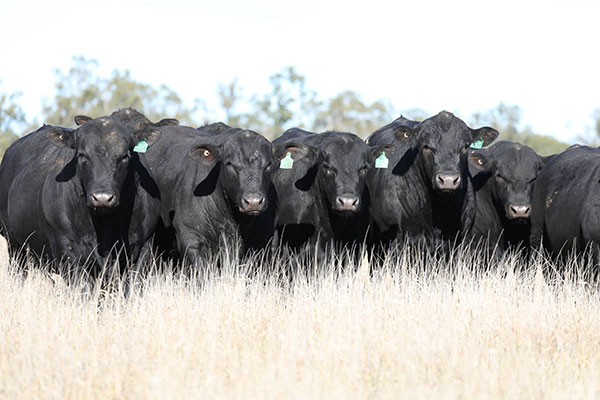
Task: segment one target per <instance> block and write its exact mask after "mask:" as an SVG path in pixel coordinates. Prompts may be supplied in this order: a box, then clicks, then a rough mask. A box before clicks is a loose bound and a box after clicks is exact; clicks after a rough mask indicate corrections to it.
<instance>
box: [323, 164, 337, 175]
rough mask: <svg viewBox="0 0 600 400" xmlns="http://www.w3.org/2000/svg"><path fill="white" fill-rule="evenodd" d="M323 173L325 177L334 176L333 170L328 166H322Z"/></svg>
mask: <svg viewBox="0 0 600 400" xmlns="http://www.w3.org/2000/svg"><path fill="white" fill-rule="evenodd" d="M323 171H325V174H326V175H329V176H331V175H333V174H335V171H334V170H333V168H331V167H330V166H329V165H326V164H323Z"/></svg>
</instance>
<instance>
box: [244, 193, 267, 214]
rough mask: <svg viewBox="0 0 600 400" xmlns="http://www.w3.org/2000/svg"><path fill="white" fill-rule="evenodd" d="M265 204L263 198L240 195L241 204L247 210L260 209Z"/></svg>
mask: <svg viewBox="0 0 600 400" xmlns="http://www.w3.org/2000/svg"><path fill="white" fill-rule="evenodd" d="M264 204H265V198H264V196H263V197H258V196H256V197H255V196H244V197H242V206H243V208H244V209H246V210H247V211H257V210H260V209H261V208H262V207H263V206H264Z"/></svg>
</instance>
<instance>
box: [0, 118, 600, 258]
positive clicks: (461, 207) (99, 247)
mask: <svg viewBox="0 0 600 400" xmlns="http://www.w3.org/2000/svg"><path fill="white" fill-rule="evenodd" d="M75 123H76V125H77V128H75V129H71V128H66V127H59V126H52V125H44V126H42V127H41V128H39V129H38V130H37V131H35V132H32V133H30V134H28V135H26V136H23V137H22V138H20V139H19V140H18V141H16V142H15V143H14V144H13V145H12V146H10V148H9V149H8V150H7V151H6V153H5V155H4V158H3V160H2V164H1V165H0V223H1V229H2V231H1V232H2V234H3V235H4V236H5V237H6V238H7V239H8V242H9V243H10V248H11V251H12V252H13V254H14V252H16V251H23V249H28V251H29V252H33V254H35V255H36V256H37V257H39V258H40V259H46V260H59V259H60V260H65V259H70V260H81V261H82V262H83V260H88V261H89V260H92V263H91V264H93V265H96V266H98V265H105V264H107V261H111V260H116V259H119V260H123V261H124V262H127V263H137V264H138V265H139V263H140V261H141V260H144V259H145V257H146V256H147V255H148V254H150V253H151V252H155V253H156V252H160V253H161V254H166V255H168V256H169V257H175V258H179V259H180V260H183V261H186V262H189V263H192V264H195V263H197V262H198V261H201V260H203V259H206V257H207V256H208V255H210V254H213V253H215V252H218V251H219V250H220V249H221V248H222V246H225V245H227V243H234V242H236V239H237V242H238V243H241V246H240V247H242V248H241V249H240V251H242V252H251V251H254V250H259V249H262V248H267V249H268V250H273V249H276V248H278V247H281V248H285V249H286V251H297V252H302V251H309V250H310V249H312V250H313V251H316V252H317V254H320V253H321V252H322V251H323V250H325V249H326V248H327V247H328V246H334V247H335V248H341V247H344V246H361V245H366V246H369V248H373V247H377V248H386V247H388V246H398V245H399V246H402V245H403V244H405V243H406V242H407V241H415V240H418V241H423V242H424V243H426V244H427V245H428V246H432V247H435V246H439V245H440V243H442V244H443V243H457V242H464V241H466V240H469V241H470V242H473V241H478V240H482V243H485V246H489V249H495V254H499V253H501V252H503V251H504V250H506V249H507V248H508V247H510V246H521V247H522V248H528V247H529V246H534V247H539V246H540V244H543V246H544V247H545V248H546V249H548V250H549V251H550V252H552V253H554V254H559V253H560V252H561V251H562V250H563V249H572V248H575V249H577V250H583V249H584V248H585V247H586V246H588V245H589V246H591V249H592V254H593V255H594V260H596V261H597V260H598V259H599V256H600V247H599V244H600V150H599V149H596V148H590V147H585V146H572V147H570V148H569V149H567V150H565V151H564V152H562V153H560V154H557V155H554V156H549V157H540V156H539V155H538V154H536V153H535V152H534V151H533V150H532V149H531V148H529V147H527V146H524V145H521V144H518V143H511V142H498V143H496V144H493V145H491V146H489V147H488V145H490V144H491V143H492V142H493V141H494V140H495V139H496V138H497V136H498V132H497V131H496V130H495V129H493V128H490V127H483V128H479V129H471V128H470V127H468V126H467V125H466V124H465V123H464V122H463V121H462V120H460V119H459V118H457V117H455V116H454V115H452V114H451V113H449V112H445V111H444V112H441V113H439V114H437V115H435V116H433V117H431V118H428V119H426V120H424V121H422V122H415V121H411V120H408V119H406V118H404V117H400V118H398V119H396V120H395V121H393V122H391V123H390V124H388V125H386V126H384V127H382V128H380V129H378V130H377V131H375V132H373V133H372V134H371V135H370V136H369V138H368V139H367V140H366V141H363V140H361V139H360V138H359V137H357V136H356V135H354V134H351V133H343V132H325V133H319V134H317V133H312V132H307V131H304V130H302V129H297V128H294V129H290V130H288V131H286V132H285V133H283V134H282V135H281V136H280V137H279V138H277V139H275V140H274V141H273V142H269V141H268V140H267V139H265V138H264V137H263V136H261V135H260V134H258V133H256V132H253V131H250V130H245V129H240V128H232V127H229V126H227V125H225V124H223V123H216V124H211V125H206V126H202V127H200V128H197V129H196V128H192V127H187V126H180V125H179V122H178V121H177V120H175V119H163V120H161V121H159V122H156V123H155V122H151V121H150V120H148V119H147V118H146V117H145V116H144V115H142V114H141V113H139V112H137V111H135V110H133V109H122V110H119V111H116V112H114V113H113V114H111V115H110V116H105V117H100V118H95V119H92V118H89V117H86V116H77V117H75Z"/></svg>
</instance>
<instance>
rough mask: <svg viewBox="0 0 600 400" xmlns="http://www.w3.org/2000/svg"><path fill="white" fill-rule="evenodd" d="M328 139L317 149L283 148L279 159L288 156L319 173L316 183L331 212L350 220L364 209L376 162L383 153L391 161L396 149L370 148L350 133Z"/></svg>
mask: <svg viewBox="0 0 600 400" xmlns="http://www.w3.org/2000/svg"><path fill="white" fill-rule="evenodd" d="M323 135H325V134H323ZM329 135H330V136H329V137H327V138H326V139H325V140H323V141H322V143H321V146H320V148H318V149H317V148H314V147H310V146H305V145H297V144H288V145H284V147H283V148H282V150H279V151H278V158H280V159H282V160H283V159H285V157H287V155H288V153H289V154H290V156H291V158H292V159H294V161H303V162H306V163H307V165H309V166H310V167H309V168H308V169H309V170H315V171H316V176H315V181H316V182H317V183H318V186H319V189H320V190H321V192H322V193H324V197H325V200H326V201H327V204H328V207H329V209H330V210H332V211H334V212H335V213H337V214H341V215H343V216H351V215H354V214H355V213H357V212H359V211H360V210H361V209H362V207H363V206H364V204H363V201H364V199H365V196H364V194H365V188H366V186H365V182H366V177H367V173H368V172H369V171H370V170H371V169H372V168H374V165H375V159H376V158H377V157H379V156H381V153H385V154H386V157H387V158H389V157H390V156H391V154H392V153H393V151H394V147H393V146H377V147H373V148H371V147H369V146H368V145H367V144H366V143H365V142H363V141H362V140H360V138H358V137H357V136H355V135H353V134H349V133H336V134H335V135H332V134H329ZM309 174H310V172H309Z"/></svg>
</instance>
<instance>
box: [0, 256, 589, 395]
mask: <svg viewBox="0 0 600 400" xmlns="http://www.w3.org/2000/svg"><path fill="white" fill-rule="evenodd" d="M1 256H2V261H1V262H0V396H1V397H2V398H7V399H29V398H35V399H38V398H39V399H44V398H55V399H88V398H89V399H113V398H115V399H121V398H122V399H184V398H244V399H246V398H261V399H262V398H267V399H268V398H273V399H280V398H394V399H395V398H410V399H414V398H426V399H429V398H469V399H471V398H523V399H535V398H543V399H551V398H560V399H564V398H577V399H579V398H598V397H600V297H599V293H598V290H597V289H596V288H595V286H593V285H590V284H589V283H586V282H585V281H583V280H581V281H580V280H578V278H576V277H575V275H572V276H570V277H567V278H565V279H556V280H550V279H549V278H547V277H545V275H544V274H543V273H542V272H541V267H542V266H543V262H544V261H543V260H540V261H538V262H537V263H535V264H534V265H533V266H531V267H528V268H523V265H522V264H520V261H518V259H517V258H516V257H514V256H512V255H509V256H508V257H505V258H503V259H502V260H501V261H500V262H498V263H497V264H494V265H491V266H486V265H484V262H485V261H483V260H481V259H480V258H479V257H478V255H477V253H469V252H464V254H462V255H460V254H459V255H458V256H456V257H454V258H453V261H452V262H451V263H450V262H445V261H427V260H425V259H424V258H423V257H420V256H419V253H418V252H416V251H414V250H411V251H405V252H402V253H399V254H391V255H389V256H388V257H387V258H386V260H385V261H384V262H383V263H382V265H379V266H378V267H377V268H371V267H373V265H371V264H370V262H371V261H370V260H369V259H366V258H363V259H362V260H361V261H360V262H358V263H357V264H354V263H353V262H351V261H348V260H347V259H343V258H342V259H336V258H335V257H333V256H331V257H330V259H329V260H328V262H327V263H326V264H325V265H326V267H315V266H314V265H310V261H304V265H305V266H306V268H304V269H303V267H300V270H299V271H296V273H295V274H294V275H293V278H290V277H287V278H286V277H284V278H282V277H281V272H282V269H281V268H280V269H279V270H278V268H279V263H278V262H274V263H272V264H268V263H265V262H262V261H261V260H260V259H251V260H246V261H239V260H235V259H231V260H221V262H222V268H221V269H220V270H219V271H212V272H208V273H197V274H179V273H173V272H169V271H168V268H167V271H161V272H153V273H150V274H148V275H147V276H144V277H142V278H140V279H138V281H137V283H136V285H134V286H133V287H130V288H129V289H124V288H123V287H124V286H123V285H121V288H118V287H117V289H114V290H110V291H104V290H102V289H101V285H93V284H88V283H86V282H85V281H82V282H80V283H67V282H65V281H64V279H63V278H62V277H60V276H58V275H53V274H51V273H48V272H44V271H42V270H40V269H37V268H28V267H27V265H21V266H16V265H13V264H12V263H11V262H9V261H8V259H7V257H6V250H3V251H2V254H1ZM308 267H311V268H308ZM486 267H487V268H486ZM24 269H25V270H26V272H23V270H24ZM278 272H279V273H278ZM117 286H118V285H117ZM126 292H127V293H126Z"/></svg>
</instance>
